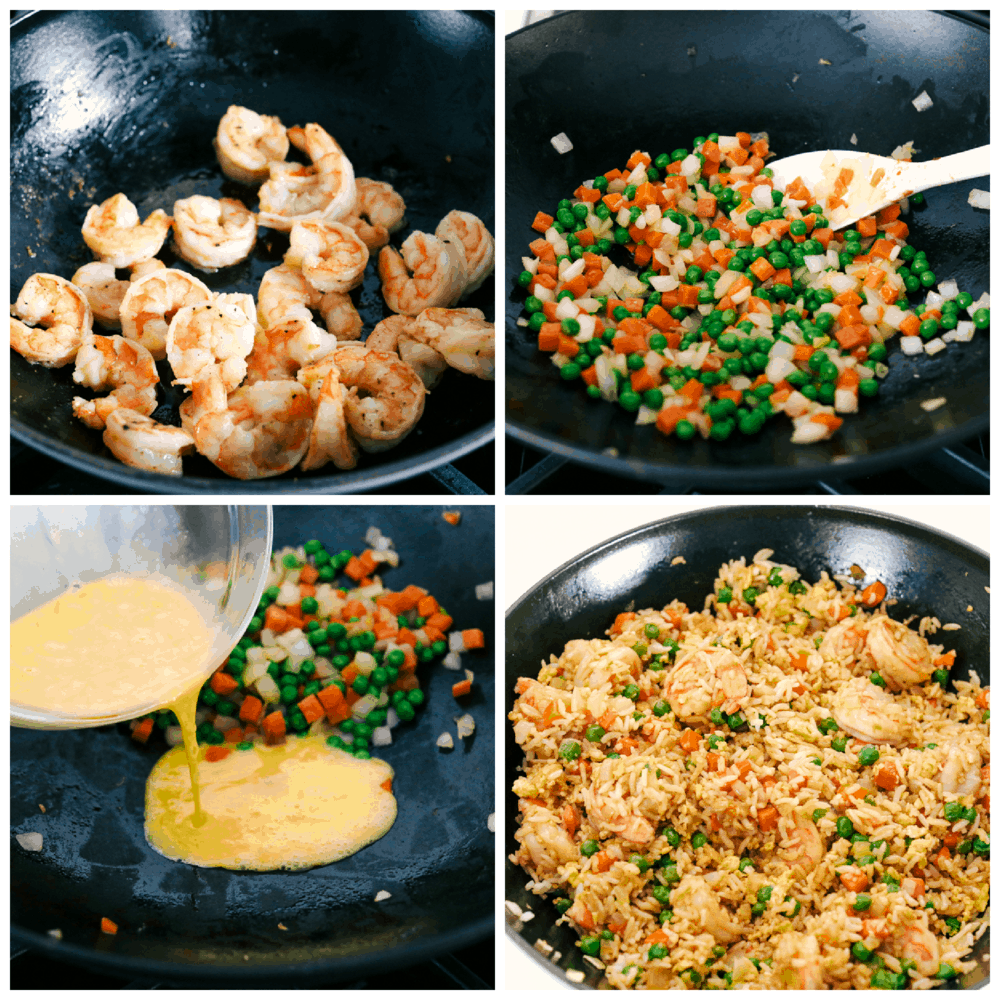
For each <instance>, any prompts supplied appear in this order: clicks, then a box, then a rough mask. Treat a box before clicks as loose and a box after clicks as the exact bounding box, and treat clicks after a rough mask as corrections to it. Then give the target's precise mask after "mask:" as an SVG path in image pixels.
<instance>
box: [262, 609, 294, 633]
mask: <svg viewBox="0 0 1000 1000" xmlns="http://www.w3.org/2000/svg"><path fill="white" fill-rule="evenodd" d="M290 619H291V616H290V615H289V614H288V612H287V611H286V610H285V609H284V608H282V607H280V606H279V605H277V604H269V605H268V608H267V611H265V612H264V627H265V628H269V629H270V630H271V631H272V632H287V631H288V630H289V629H290V628H291V627H292V626H291V624H290Z"/></svg>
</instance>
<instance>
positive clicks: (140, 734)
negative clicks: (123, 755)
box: [132, 715, 154, 743]
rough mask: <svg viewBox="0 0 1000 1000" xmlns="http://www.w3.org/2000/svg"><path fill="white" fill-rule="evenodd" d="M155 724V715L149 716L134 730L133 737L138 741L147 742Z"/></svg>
mask: <svg viewBox="0 0 1000 1000" xmlns="http://www.w3.org/2000/svg"><path fill="white" fill-rule="evenodd" d="M153 725H154V722H153V717H152V716H151V715H150V716H147V717H146V718H145V719H143V720H142V722H140V723H138V725H136V727H135V728H134V729H133V730H132V739H134V740H135V741H136V742H137V743H145V742H146V740H148V739H149V737H150V736H151V735H152V733H153Z"/></svg>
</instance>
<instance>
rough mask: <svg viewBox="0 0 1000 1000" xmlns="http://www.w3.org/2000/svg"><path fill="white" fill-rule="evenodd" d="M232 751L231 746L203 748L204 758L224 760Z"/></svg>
mask: <svg viewBox="0 0 1000 1000" xmlns="http://www.w3.org/2000/svg"><path fill="white" fill-rule="evenodd" d="M231 753H232V748H231V747H220V746H212V747H207V748H206V750H205V760H207V761H216V760H225V759H226V758H227V757H228V756H229V755H230V754H231Z"/></svg>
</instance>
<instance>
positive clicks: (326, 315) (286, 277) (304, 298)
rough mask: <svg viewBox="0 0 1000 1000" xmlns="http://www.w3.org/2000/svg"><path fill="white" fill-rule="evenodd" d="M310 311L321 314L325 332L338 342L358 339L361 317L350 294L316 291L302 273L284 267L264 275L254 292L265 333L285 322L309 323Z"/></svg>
mask: <svg viewBox="0 0 1000 1000" xmlns="http://www.w3.org/2000/svg"><path fill="white" fill-rule="evenodd" d="M313 309H315V310H316V311H317V312H319V313H320V315H321V316H322V317H323V322H324V323H325V324H326V328H327V330H328V331H329V332H330V333H332V334H333V335H334V336H335V337H336V338H337V340H338V341H344V340H357V339H358V337H360V336H361V330H362V326H363V324H362V322H361V316H360V315H358V310H357V309H355V307H354V303H353V302H352V301H351V298H350V296H349V295H346V294H344V293H343V292H326V293H325V294H323V293H321V292H318V291H316V289H315V288H313V287H312V286H311V285H310V284H309V282H308V281H306V278H305V275H304V274H303V273H302V272H301V271H297V270H296V269H295V268H292V267H288V265H286V264H281V265H279V266H278V267H272V268H271V270H270V271H266V272H265V273H264V277H263V278H261V282H260V289H259V291H258V292H257V318H258V321H259V322H260V325H261V326H262V327H264V329H265V330H269V329H271V328H272V327H275V326H278V325H279V324H280V323H281V322H282V321H284V320H286V319H304V320H310V321H311V320H312V312H311V311H310V310H313Z"/></svg>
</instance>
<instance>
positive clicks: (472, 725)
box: [455, 712, 476, 740]
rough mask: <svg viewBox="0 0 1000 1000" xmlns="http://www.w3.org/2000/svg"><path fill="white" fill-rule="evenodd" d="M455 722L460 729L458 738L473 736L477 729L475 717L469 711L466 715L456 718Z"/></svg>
mask: <svg viewBox="0 0 1000 1000" xmlns="http://www.w3.org/2000/svg"><path fill="white" fill-rule="evenodd" d="M455 724H456V726H457V729H458V738H459V739H460V740H464V739H465V738H466V737H467V736H471V735H472V734H473V733H474V732H475V731H476V722H475V719H473V718H472V716H471V715H469V713H468V712H466V713H465V715H460V716H459V717H458V718H457V719H456V720H455Z"/></svg>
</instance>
